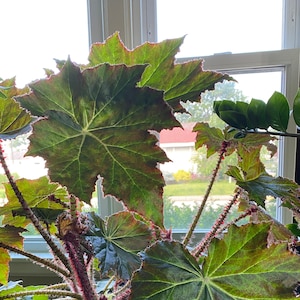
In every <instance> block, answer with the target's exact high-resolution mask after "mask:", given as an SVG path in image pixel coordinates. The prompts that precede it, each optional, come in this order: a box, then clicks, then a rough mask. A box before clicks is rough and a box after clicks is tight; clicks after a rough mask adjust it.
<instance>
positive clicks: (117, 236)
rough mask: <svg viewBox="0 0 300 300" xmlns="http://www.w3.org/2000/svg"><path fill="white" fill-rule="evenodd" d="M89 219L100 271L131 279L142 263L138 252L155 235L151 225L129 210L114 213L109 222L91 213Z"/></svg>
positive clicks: (89, 238) (90, 236)
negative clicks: (141, 220)
mask: <svg viewBox="0 0 300 300" xmlns="http://www.w3.org/2000/svg"><path fill="white" fill-rule="evenodd" d="M89 219H90V221H91V224H92V225H91V227H90V230H89V233H88V237H87V238H88V240H89V241H90V242H91V244H92V246H93V248H94V255H95V257H96V258H97V259H98V260H99V268H100V270H101V274H102V275H103V276H105V275H107V273H109V272H113V273H114V274H116V275H117V276H118V278H122V279H129V278H130V277H131V275H132V273H133V271H135V270H136V269H138V268H139V266H140V264H141V260H140V258H139V256H138V255H137V253H138V252H140V251H142V250H144V249H145V248H146V247H147V246H148V245H149V243H150V240H151V238H152V235H151V231H150V230H149V228H148V226H147V225H146V224H144V223H143V222H140V221H138V220H136V219H135V218H134V216H133V215H132V214H131V213H130V212H121V213H118V214H115V215H112V216H110V217H109V218H108V219H107V220H106V221H104V220H102V219H101V218H100V217H99V216H97V215H96V214H95V213H90V214H89Z"/></svg>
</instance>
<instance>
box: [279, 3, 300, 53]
mask: <svg viewBox="0 0 300 300" xmlns="http://www.w3.org/2000/svg"><path fill="white" fill-rule="evenodd" d="M299 26H300V4H299V1H298V0H284V1H283V29H282V30H283V38H282V48H283V49H290V48H300V37H299V35H300V27H299Z"/></svg>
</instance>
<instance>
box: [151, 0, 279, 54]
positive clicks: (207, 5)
mask: <svg viewBox="0 0 300 300" xmlns="http://www.w3.org/2000/svg"><path fill="white" fill-rule="evenodd" d="M157 11H158V15H157V23H158V40H159V41H161V40H164V39H166V38H176V37H181V36H186V37H185V41H184V45H183V46H182V49H181V53H180V54H179V55H178V56H179V57H186V56H204V55H213V54H215V53H222V52H232V53H242V52H253V51H267V50H278V49H281V30H282V0H251V1H246V0H243V1H242V0H226V1H224V0H184V1H183V0H157Z"/></svg>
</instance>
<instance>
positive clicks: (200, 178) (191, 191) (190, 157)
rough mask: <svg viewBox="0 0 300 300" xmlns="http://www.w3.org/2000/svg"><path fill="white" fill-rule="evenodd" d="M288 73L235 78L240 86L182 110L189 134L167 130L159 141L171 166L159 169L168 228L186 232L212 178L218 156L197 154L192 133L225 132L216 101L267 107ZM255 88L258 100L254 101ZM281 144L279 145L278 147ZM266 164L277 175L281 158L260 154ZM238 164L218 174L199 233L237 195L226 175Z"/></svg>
mask: <svg viewBox="0 0 300 300" xmlns="http://www.w3.org/2000/svg"><path fill="white" fill-rule="evenodd" d="M283 71H284V69H283V68H281V69H279V68H277V69H275V70H269V71H262V72H259V73H257V72H255V73H249V71H248V73H239V74H238V73H235V74H231V75H232V76H233V77H234V78H235V79H236V80H237V81H238V82H237V83H235V82H224V83H222V84H217V85H216V88H215V91H211V92H206V93H205V94H203V95H202V103H197V104H192V103H187V104H184V106H185V107H186V109H187V110H188V111H189V112H190V113H191V115H183V116H182V115H180V116H178V118H179V120H180V121H181V122H182V123H183V124H184V128H185V131H184V132H182V130H181V129H179V128H176V129H174V130H172V131H170V130H164V131H162V132H161V136H160V142H161V143H160V146H161V147H162V148H163V149H164V150H165V151H166V153H167V155H168V157H169V158H170V159H171V160H172V162H170V163H166V164H163V165H161V170H162V172H163V174H164V177H165V180H166V183H167V186H166V187H165V191H164V197H165V198H164V201H165V225H166V227H167V228H168V227H171V228H173V229H184V228H188V226H189V225H190V224H191V221H192V219H193V216H194V215H195V214H196V212H197V209H198V207H199V205H200V204H201V201H202V199H203V196H204V194H205V192H206V189H207V186H208V183H209V180H210V176H211V174H212V171H213V169H214V168H215V164H216V161H217V155H214V156H212V157H210V158H207V157H206V148H205V147H202V148H201V149H199V150H197V151H195V150H194V142H195V137H196V134H195V133H193V132H192V128H193V125H194V124H195V122H210V125H211V126H214V127H220V128H224V125H225V124H224V123H223V122H222V121H221V120H220V119H219V118H218V117H217V116H216V114H213V111H212V104H213V101H214V100H221V99H230V100H234V101H236V100H243V101H250V100H251V98H256V99H261V100H264V101H267V100H268V99H269V97H270V96H271V95H272V94H273V92H274V91H275V90H277V91H281V80H282V77H283V76H282V74H283ZM254 86H255V92H256V94H255V95H253V87H254ZM276 144H277V143H276ZM261 159H262V161H263V162H264V164H265V166H266V170H267V172H268V173H269V174H271V175H277V173H278V155H275V156H274V157H273V158H271V157H270V153H269V152H268V151H267V150H266V149H263V150H262V157H261ZM236 161H237V158H236V156H235V155H231V156H229V157H227V158H225V160H224V162H223V167H221V168H220V172H219V175H218V180H217V182H216V184H215V185H214V188H213V190H212V193H211V195H210V197H209V201H208V203H207V205H206V208H205V211H204V214H203V215H202V217H201V218H200V222H199V224H198V229H209V228H210V227H211V226H212V225H213V222H214V221H215V220H216V218H217V216H218V215H219V214H220V212H222V210H223V208H224V207H225V206H226V205H227V204H228V202H229V201H230V199H231V198H232V195H233V193H234V189H235V183H234V181H233V180H231V178H230V177H228V176H227V175H226V174H225V172H226V170H227V165H228V164H232V165H234V164H236ZM266 203H267V207H268V211H269V213H270V214H272V215H273V216H274V217H275V215H276V201H275V199H271V198H270V199H267V202H266ZM232 212H233V213H232V214H231V215H230V216H231V219H234V218H235V217H237V216H238V212H237V207H235V209H234V210H233V211H232Z"/></svg>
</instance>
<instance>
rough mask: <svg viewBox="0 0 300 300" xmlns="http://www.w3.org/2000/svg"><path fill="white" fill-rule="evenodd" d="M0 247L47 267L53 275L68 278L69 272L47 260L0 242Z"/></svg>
mask: <svg viewBox="0 0 300 300" xmlns="http://www.w3.org/2000/svg"><path fill="white" fill-rule="evenodd" d="M0 247H1V248H4V249H7V250H9V251H12V252H15V253H18V254H21V255H23V256H25V257H27V258H29V259H31V260H32V261H33V262H35V263H37V264H39V265H42V266H45V267H48V268H49V269H50V270H52V271H54V272H55V273H58V274H61V275H63V276H65V277H70V272H69V271H67V270H65V269H62V268H60V267H59V266H58V265H56V264H54V263H52V262H51V261H50V260H48V259H43V258H40V257H38V256H36V255H34V254H31V253H29V252H26V251H24V250H21V249H18V248H16V247H13V246H9V245H6V244H4V243H1V242H0Z"/></svg>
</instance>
